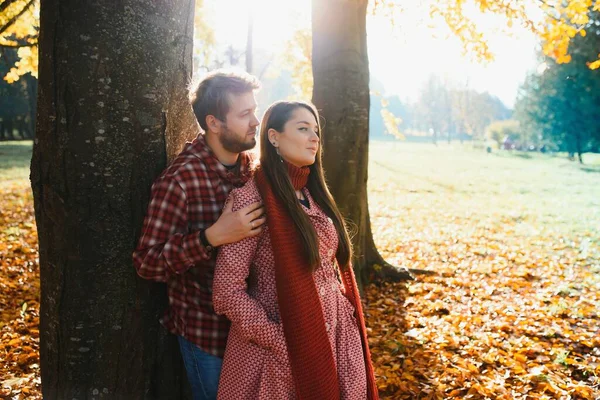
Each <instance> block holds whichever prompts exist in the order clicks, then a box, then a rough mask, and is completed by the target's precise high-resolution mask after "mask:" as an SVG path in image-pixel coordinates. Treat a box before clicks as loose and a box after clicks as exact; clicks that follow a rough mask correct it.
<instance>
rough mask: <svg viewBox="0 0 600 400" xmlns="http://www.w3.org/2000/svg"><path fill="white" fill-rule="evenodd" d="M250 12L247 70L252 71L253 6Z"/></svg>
mask: <svg viewBox="0 0 600 400" xmlns="http://www.w3.org/2000/svg"><path fill="white" fill-rule="evenodd" d="M250 8H251V9H250V12H249V13H248V32H247V35H246V72H248V73H249V74H251V73H252V61H253V60H252V55H253V54H252V51H253V50H252V39H253V38H252V36H253V35H254V15H253V13H252V7H250Z"/></svg>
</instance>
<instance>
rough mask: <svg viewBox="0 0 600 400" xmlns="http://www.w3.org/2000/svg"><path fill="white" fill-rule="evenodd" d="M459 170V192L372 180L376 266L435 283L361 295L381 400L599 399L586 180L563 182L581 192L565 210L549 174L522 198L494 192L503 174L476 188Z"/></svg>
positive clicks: (445, 185) (595, 238) (599, 267)
mask: <svg viewBox="0 0 600 400" xmlns="http://www.w3.org/2000/svg"><path fill="white" fill-rule="evenodd" d="M415 154H416V153H415ZM402 156H403V158H409V157H411V156H412V155H411V154H410V153H408V152H407V154H402ZM415 161H416V164H417V165H424V166H430V165H431V164H432V162H430V161H428V160H426V159H423V158H417V157H416V156H415ZM444 161H447V160H444ZM457 162H460V160H458V161H457ZM469 162H470V164H469V163H465V166H464V169H463V170H462V171H467V172H464V173H463V174H462V176H460V178H452V176H451V175H450V174H451V172H449V173H448V174H449V176H448V177H447V178H446V179H445V180H443V179H441V178H440V179H438V181H435V182H432V181H427V179H428V177H431V176H437V175H432V174H428V173H427V172H424V173H423V174H422V176H418V175H417V174H416V173H415V176H413V175H411V174H410V171H413V173H414V171H419V170H418V169H416V168H412V169H410V171H409V172H406V171H400V172H398V171H391V169H390V168H389V167H388V165H392V164H391V163H388V164H386V165H385V168H384V166H382V167H378V166H377V165H376V166H375V167H376V168H375V169H374V172H375V173H376V174H375V176H377V177H378V178H376V179H379V181H378V182H377V184H373V185H372V187H371V189H372V190H371V191H370V206H371V211H372V212H371V218H372V226H373V231H374V234H375V240H376V243H378V246H380V249H381V251H382V254H383V255H384V257H385V258H386V260H388V261H389V262H391V263H392V264H395V265H402V266H405V267H408V268H414V269H423V270H428V271H432V272H435V273H436V275H432V276H428V275H421V276H419V277H418V279H417V281H415V282H409V283H383V284H381V286H376V285H371V286H368V287H367V288H366V303H367V305H368V306H367V310H366V313H367V324H368V325H369V342H370V345H371V351H372V357H373V361H374V364H375V369H376V374H377V382H378V386H379V389H380V393H381V396H382V398H385V399H436V400H437V399H500V400H502V399H522V400H530V399H561V400H562V399H564V400H570V399H586V400H598V399H600V236H599V235H598V227H599V226H598V223H599V222H600V221H599V220H598V218H597V216H598V209H597V208H595V206H594V205H595V204H596V203H597V200H596V199H597V197H594V195H593V191H594V190H595V189H593V188H597V186H593V185H594V183H593V182H590V179H591V178H594V179H596V177H590V176H589V175H585V174H581V176H579V175H577V176H576V177H573V176H570V177H569V179H570V180H571V181H572V184H573V185H577V184H579V183H580V182H579V181H580V180H581V181H582V182H583V183H585V182H587V183H588V185H589V186H585V185H584V184H583V183H582V184H581V189H580V192H579V193H577V196H573V195H571V194H570V193H569V192H568V191H567V192H561V191H560V190H558V189H557V188H556V187H553V186H552V184H553V183H552V182H553V180H557V179H559V178H561V179H562V177H561V176H560V175H559V174H560V171H555V170H550V169H549V167H547V166H546V164H541V163H540V164H539V165H538V164H535V165H533V166H532V167H531V168H533V167H534V166H535V167H536V168H539V169H540V170H541V171H546V170H548V172H549V173H548V175H547V176H548V177H550V178H545V179H546V180H545V181H542V180H540V179H535V180H534V179H531V182H533V183H531V184H528V183H525V184H524V186H523V187H529V186H531V187H532V188H531V189H530V192H529V193H525V192H524V191H522V190H521V191H519V190H518V189H517V190H515V189H514V188H513V186H516V187H517V188H518V186H517V185H515V184H514V183H512V186H511V185H506V184H505V180H501V179H497V178H498V176H497V175H498V171H503V170H502V169H498V170H497V171H495V172H494V173H495V174H496V175H493V174H491V173H488V175H487V177H486V179H487V180H486V181H481V180H479V181H478V180H476V179H474V178H473V176H475V177H476V174H477V171H478V170H477V169H474V168H472V166H471V165H472V164H475V162H474V161H469ZM486 163H489V162H488V161H486ZM405 164H406V163H403V164H402V165H405ZM440 164H441V162H440ZM484 165H486V164H484ZM507 165H508V164H507ZM444 167H445V168H446V169H448V170H452V171H454V170H459V168H457V167H456V166H450V167H449V166H447V165H445V166H444ZM424 168H425V167H424ZM406 169H407V170H408V169H409V167H406ZM440 171H444V169H442V168H440ZM536 171H537V170H536ZM528 173H530V172H527V171H525V172H518V173H515V174H514V176H515V177H518V179H521V180H523V181H525V180H527V179H528V178H529V176H528V175H527V174H528ZM565 173H569V171H566V172H565ZM454 175H457V176H458V173H456V172H455V174H454ZM511 176H512V175H511ZM494 179H497V180H498V181H497V182H496V181H495V180H494ZM477 182H479V183H477ZM481 182H485V184H487V185H489V187H490V188H491V189H490V190H496V191H498V192H499V193H498V194H497V195H496V196H492V195H491V194H490V193H491V192H490V191H484V190H483V183H481ZM450 184H452V185H450ZM477 185H479V186H477ZM525 185H529V186H525ZM533 185H536V186H533ZM574 205H576V206H574Z"/></svg>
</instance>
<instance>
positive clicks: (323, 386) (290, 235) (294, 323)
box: [255, 163, 378, 400]
mask: <svg viewBox="0 0 600 400" xmlns="http://www.w3.org/2000/svg"><path fill="white" fill-rule="evenodd" d="M286 165H287V167H288V173H289V176H290V180H291V181H292V185H293V186H294V188H295V189H296V190H300V189H302V188H303V187H304V186H306V183H307V181H308V175H309V173H310V169H309V168H308V167H304V168H297V167H295V166H293V165H291V164H289V163H286ZM255 178H256V183H257V186H258V188H259V191H260V194H261V196H262V199H263V203H264V205H265V208H266V212H267V224H268V227H269V236H270V238H271V247H272V248H273V255H274V259H275V282H276V285H277V298H278V304H279V312H280V315H281V321H282V324H283V332H284V335H285V341H286V344H287V348H288V354H289V359H290V364H291V367H292V376H293V378H294V385H295V388H296V395H297V397H298V399H299V400H309V399H315V400H317V399H318V400H333V399H340V390H339V382H338V376H337V370H336V367H335V360H334V358H333V352H332V350H331V344H330V342H329V338H328V336H327V331H326V329H325V318H324V316H323V311H322V307H321V302H320V300H319V294H318V292H317V287H316V285H315V281H314V279H313V274H312V272H311V270H310V268H309V266H308V265H307V262H306V257H305V256H304V253H305V251H304V248H303V246H302V242H301V240H300V235H298V232H297V230H296V226H295V225H294V222H293V220H292V218H291V217H290V215H289V214H288V213H287V212H286V209H285V207H284V205H283V203H282V200H281V199H279V198H277V197H276V196H275V194H274V193H273V189H272V187H271V185H270V184H269V182H268V178H267V177H266V176H265V173H264V171H263V170H262V169H259V170H258V171H257V172H256V175H255ZM342 276H343V281H344V286H345V289H346V296H347V297H348V299H349V301H350V302H351V303H352V305H353V306H354V307H355V309H356V317H357V321H358V323H359V324H358V326H359V330H360V334H361V339H362V347H363V354H364V358H365V366H366V371H367V389H368V399H378V394H377V386H376V384H375V376H374V374H373V366H372V364H371V356H370V352H369V345H368V342H367V335H366V328H365V322H364V318H363V315H362V307H361V304H360V296H359V293H358V289H357V286H356V280H355V278H354V274H353V272H352V268H351V267H350V266H349V268H347V269H346V271H345V272H344V273H343V274H342Z"/></svg>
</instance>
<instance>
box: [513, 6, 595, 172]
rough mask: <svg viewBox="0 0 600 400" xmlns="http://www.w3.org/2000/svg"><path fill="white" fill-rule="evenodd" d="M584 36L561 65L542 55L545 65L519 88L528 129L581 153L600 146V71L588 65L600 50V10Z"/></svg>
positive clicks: (521, 118) (519, 107)
mask: <svg viewBox="0 0 600 400" xmlns="http://www.w3.org/2000/svg"><path fill="white" fill-rule="evenodd" d="M594 16H595V18H594V19H593V20H591V22H590V24H589V26H588V29H587V33H586V35H585V36H578V37H576V38H574V39H573V40H572V41H571V54H572V59H571V62H569V63H568V64H559V63H557V62H556V61H555V60H553V59H551V58H550V57H547V56H540V57H541V59H542V60H543V62H544V65H545V68H544V70H543V71H542V72H541V73H539V74H538V73H532V74H530V75H529V76H528V78H527V79H526V81H525V84H524V85H523V86H522V87H521V90H520V93H519V98H518V100H517V103H516V106H515V107H516V113H515V114H516V117H517V118H518V119H519V121H521V123H522V125H523V126H524V127H525V128H526V129H528V130H529V131H534V132H538V134H540V135H541V136H542V138H543V140H544V141H547V142H550V143H553V144H554V145H556V146H557V147H558V148H559V149H560V150H563V151H567V152H569V153H571V154H573V155H574V154H577V158H578V160H579V162H580V163H583V153H584V152H586V151H590V150H597V149H598V146H599V144H600V129H598V127H599V126H600V113H599V112H598V110H600V70H592V69H590V68H589V65H588V60H589V57H590V56H592V55H594V54H595V53H596V52H597V51H598V49H600V22H599V20H598V14H594Z"/></svg>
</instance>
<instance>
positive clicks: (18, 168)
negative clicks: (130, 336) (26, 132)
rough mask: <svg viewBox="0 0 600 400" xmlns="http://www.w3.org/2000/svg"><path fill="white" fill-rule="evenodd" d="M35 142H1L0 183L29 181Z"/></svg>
mask: <svg viewBox="0 0 600 400" xmlns="http://www.w3.org/2000/svg"><path fill="white" fill-rule="evenodd" d="M32 147H33V142H32V141H31V140H26V141H14V142H13V141H9V142H0V182H2V183H6V182H14V181H23V180H29V163H30V161H31V151H32Z"/></svg>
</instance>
